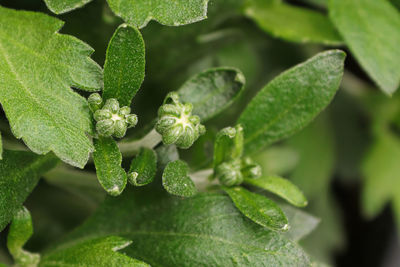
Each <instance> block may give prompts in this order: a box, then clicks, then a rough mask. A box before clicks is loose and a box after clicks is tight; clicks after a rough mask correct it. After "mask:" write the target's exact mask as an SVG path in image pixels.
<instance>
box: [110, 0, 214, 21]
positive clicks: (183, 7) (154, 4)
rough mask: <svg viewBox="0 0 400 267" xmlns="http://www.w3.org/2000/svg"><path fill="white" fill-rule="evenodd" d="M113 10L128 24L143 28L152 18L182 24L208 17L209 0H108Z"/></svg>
mask: <svg viewBox="0 0 400 267" xmlns="http://www.w3.org/2000/svg"><path fill="white" fill-rule="evenodd" d="M107 2H108V5H109V6H110V8H111V9H112V11H113V12H114V13H115V14H116V15H118V16H120V17H121V18H122V19H124V20H125V21H126V22H127V23H128V24H131V25H133V26H136V27H138V28H143V27H145V26H146V25H147V23H149V21H150V20H156V21H158V22H159V23H161V24H164V25H168V26H180V25H185V24H189V23H194V22H197V21H200V20H203V19H205V18H207V3H208V0H191V1H187V0H175V1H174V2H173V3H171V2H168V1H165V0H135V1H132V0H107Z"/></svg>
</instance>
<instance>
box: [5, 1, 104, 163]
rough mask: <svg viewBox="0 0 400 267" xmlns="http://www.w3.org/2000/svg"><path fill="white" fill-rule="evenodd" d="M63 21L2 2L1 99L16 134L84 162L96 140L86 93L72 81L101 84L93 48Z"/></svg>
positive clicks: (37, 148)
mask: <svg viewBox="0 0 400 267" xmlns="http://www.w3.org/2000/svg"><path fill="white" fill-rule="evenodd" d="M62 25H63V22H62V21H60V20H58V19H56V18H53V17H50V16H47V15H44V14H41V13H37V12H28V11H16V10H12V9H7V8H3V7H0V80H1V83H0V102H1V104H2V106H3V109H4V111H5V114H6V116H7V118H8V120H9V122H10V126H11V129H12V132H13V134H14V135H15V136H16V137H17V138H22V139H23V141H24V142H25V144H26V145H27V146H28V147H29V148H30V149H31V150H32V151H33V152H35V153H38V154H46V153H48V152H49V151H53V152H54V153H55V154H56V155H57V156H58V157H59V158H60V159H62V160H63V161H65V162H66V163H68V164H71V165H73V166H77V167H81V168H82V167H83V166H84V165H85V164H86V162H87V161H88V158H89V154H90V153H91V152H92V151H93V145H92V143H91V141H90V140H89V138H88V136H87V133H92V120H91V115H90V112H89V109H88V104H87V101H86V99H85V98H83V97H82V96H80V95H79V94H77V93H76V92H73V91H72V90H71V87H77V88H81V89H84V90H87V91H96V90H100V89H101V88H102V70H101V68H100V67H99V66H98V65H97V64H96V63H95V62H94V61H93V60H91V59H90V58H89V56H90V54H91V53H92V52H93V49H92V48H90V47H89V46H88V45H87V44H85V43H83V42H81V41H80V40H78V39H76V38H75V37H72V36H69V35H64V34H59V33H58V32H57V31H58V30H59V29H60V28H61V26H62Z"/></svg>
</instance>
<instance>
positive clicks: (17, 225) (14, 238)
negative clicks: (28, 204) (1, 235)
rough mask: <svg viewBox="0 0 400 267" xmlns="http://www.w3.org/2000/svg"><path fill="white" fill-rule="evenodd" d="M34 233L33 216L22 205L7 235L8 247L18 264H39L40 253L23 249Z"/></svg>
mask: <svg viewBox="0 0 400 267" xmlns="http://www.w3.org/2000/svg"><path fill="white" fill-rule="evenodd" d="M32 234H33V226H32V218H31V214H30V213H29V211H28V210H27V209H26V208H25V207H23V206H21V208H20V209H19V210H18V211H17V212H16V213H15V215H14V217H13V220H12V223H11V226H10V230H9V232H8V237H7V247H8V250H9V251H10V254H11V255H12V256H13V258H14V261H15V263H16V265H17V266H37V264H38V263H39V261H40V255H39V254H36V253H30V252H28V251H26V250H24V249H23V246H24V245H25V243H26V242H27V241H28V240H29V238H30V237H31V236H32Z"/></svg>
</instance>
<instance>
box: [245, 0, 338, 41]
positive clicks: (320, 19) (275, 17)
mask: <svg viewBox="0 0 400 267" xmlns="http://www.w3.org/2000/svg"><path fill="white" fill-rule="evenodd" d="M244 13H245V14H246V15H247V16H248V17H250V18H251V19H253V20H254V21H255V22H256V23H257V24H258V26H259V27H260V28H261V29H263V30H264V31H266V32H268V33H270V34H271V35H273V36H275V37H279V38H282V39H285V40H288V41H292V42H300V43H320V44H326V45H337V44H341V42H342V40H341V38H340V36H339V34H338V32H337V31H336V29H335V28H334V27H333V25H332V23H331V22H330V20H329V18H328V17H327V16H324V15H323V14H322V13H320V12H317V11H313V10H311V9H308V8H302V7H296V6H292V5H289V4H285V3H283V2H282V1H280V0H252V1H248V3H247V5H246V7H245V10H244Z"/></svg>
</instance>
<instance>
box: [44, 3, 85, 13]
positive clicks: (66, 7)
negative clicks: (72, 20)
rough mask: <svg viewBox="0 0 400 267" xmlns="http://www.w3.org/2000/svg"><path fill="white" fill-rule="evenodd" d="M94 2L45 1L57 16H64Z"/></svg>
mask: <svg viewBox="0 0 400 267" xmlns="http://www.w3.org/2000/svg"><path fill="white" fill-rule="evenodd" d="M91 1H92V0H44V2H45V3H46V5H47V7H48V8H49V9H50V10H51V11H52V12H53V13H55V14H63V13H66V12H69V11H71V10H74V9H77V8H80V7H83V6H84V5H86V4H87V3H89V2H91Z"/></svg>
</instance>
